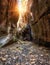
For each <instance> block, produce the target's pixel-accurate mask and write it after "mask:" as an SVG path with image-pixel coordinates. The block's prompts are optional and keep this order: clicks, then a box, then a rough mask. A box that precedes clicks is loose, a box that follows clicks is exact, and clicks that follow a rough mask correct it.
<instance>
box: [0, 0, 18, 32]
mask: <svg viewBox="0 0 50 65" xmlns="http://www.w3.org/2000/svg"><path fill="white" fill-rule="evenodd" d="M18 17H19V14H18V13H17V0H14V1H13V0H0V28H1V30H0V32H1V31H3V30H4V31H6V32H7V30H8V27H10V26H11V27H16V23H17V21H18Z"/></svg>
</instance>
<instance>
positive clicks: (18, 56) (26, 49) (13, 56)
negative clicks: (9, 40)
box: [0, 41, 50, 65]
mask: <svg viewBox="0 0 50 65" xmlns="http://www.w3.org/2000/svg"><path fill="white" fill-rule="evenodd" d="M0 65H50V49H49V48H46V47H42V46H38V45H35V44H34V43H32V42H28V41H20V42H18V43H17V42H16V43H14V44H12V45H10V46H7V47H4V48H1V49H0Z"/></svg>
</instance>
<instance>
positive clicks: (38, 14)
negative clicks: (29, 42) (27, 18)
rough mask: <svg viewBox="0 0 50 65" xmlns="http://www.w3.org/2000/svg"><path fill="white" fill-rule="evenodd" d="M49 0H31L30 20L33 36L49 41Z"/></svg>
mask: <svg viewBox="0 0 50 65" xmlns="http://www.w3.org/2000/svg"><path fill="white" fill-rule="evenodd" d="M49 3H50V0H33V5H32V12H33V16H34V21H32V22H31V27H32V31H33V38H35V39H37V40H38V41H39V40H43V41H45V42H50V8H49V7H50V4H49Z"/></svg>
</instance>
